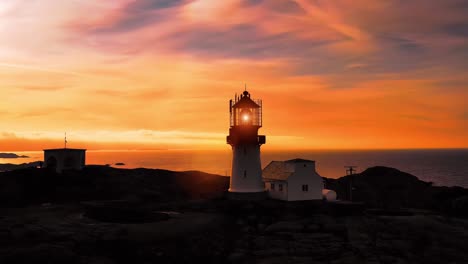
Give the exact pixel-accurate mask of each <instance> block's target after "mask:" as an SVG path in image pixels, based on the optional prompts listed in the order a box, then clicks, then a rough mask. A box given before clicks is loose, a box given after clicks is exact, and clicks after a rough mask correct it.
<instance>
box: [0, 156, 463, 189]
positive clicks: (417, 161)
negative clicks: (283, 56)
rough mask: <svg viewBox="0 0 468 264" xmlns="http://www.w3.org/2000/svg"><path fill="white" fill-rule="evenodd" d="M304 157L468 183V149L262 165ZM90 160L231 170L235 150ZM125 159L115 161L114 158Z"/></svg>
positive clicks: (335, 171)
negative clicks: (397, 170) (301, 160)
mask: <svg viewBox="0 0 468 264" xmlns="http://www.w3.org/2000/svg"><path fill="white" fill-rule="evenodd" d="M16 153H17V154H19V155H27V156H29V157H30V158H21V159H0V163H23V162H30V161H35V160H42V159H43V154H42V152H40V151H37V152H16ZM293 158H303V159H311V160H315V161H316V163H317V165H316V166H317V171H318V172H319V174H320V175H322V176H325V177H329V178H338V177H341V176H343V175H345V174H346V173H345V168H344V166H347V165H355V166H358V167H357V170H358V172H359V171H363V170H365V169H366V168H368V167H371V166H378V165H381V166H389V167H394V168H397V169H399V170H401V171H405V172H408V173H411V174H413V175H415V176H417V177H418V178H419V179H421V180H424V181H431V182H433V183H434V184H435V185H441V186H442V185H443V186H463V187H467V188H468V149H456V150H455V149H452V150H449V149H447V150H365V151H362V150H360V151H351V150H346V151H343V150H330V151H325V150H321V151H262V167H265V166H266V165H268V163H269V162H271V161H272V160H287V159H293ZM86 162H87V164H110V165H112V166H114V167H120V168H138V167H146V168H161V169H168V170H177V171H184V170H201V171H205V172H209V173H215V174H220V175H230V170H231V151H230V150H229V149H226V150H216V151H194V150H156V151H154V150H152V151H92V150H91V151H87V153H86ZM117 162H122V163H125V165H124V166H116V165H115V163H117Z"/></svg>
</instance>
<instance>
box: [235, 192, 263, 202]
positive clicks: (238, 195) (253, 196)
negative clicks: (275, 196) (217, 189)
mask: <svg viewBox="0 0 468 264" xmlns="http://www.w3.org/2000/svg"><path fill="white" fill-rule="evenodd" d="M226 197H227V198H228V199H229V200H243V201H259V200H265V199H267V198H268V193H267V192H266V191H263V192H226Z"/></svg>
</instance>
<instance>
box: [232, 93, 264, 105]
mask: <svg viewBox="0 0 468 264" xmlns="http://www.w3.org/2000/svg"><path fill="white" fill-rule="evenodd" d="M232 107H233V108H260V106H259V105H258V104H257V103H255V102H254V101H253V100H252V99H250V94H249V92H247V91H244V92H243V96H241V98H240V99H239V101H237V102H236V103H235V104H234V105H233V106H232Z"/></svg>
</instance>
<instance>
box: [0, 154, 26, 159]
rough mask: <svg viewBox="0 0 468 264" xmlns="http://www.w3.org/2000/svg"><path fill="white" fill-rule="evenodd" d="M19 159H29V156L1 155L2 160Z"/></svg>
mask: <svg viewBox="0 0 468 264" xmlns="http://www.w3.org/2000/svg"><path fill="white" fill-rule="evenodd" d="M18 158H29V156H26V155H17V154H15V153H0V159H18Z"/></svg>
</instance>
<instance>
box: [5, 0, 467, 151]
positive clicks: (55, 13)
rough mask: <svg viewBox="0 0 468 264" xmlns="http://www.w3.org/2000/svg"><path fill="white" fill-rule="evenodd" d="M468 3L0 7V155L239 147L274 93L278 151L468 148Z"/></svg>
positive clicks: (270, 137)
mask: <svg viewBox="0 0 468 264" xmlns="http://www.w3.org/2000/svg"><path fill="white" fill-rule="evenodd" d="M466 17H468V5H467V4H466V1H461V0H447V1H439V0H413V1H373V0H358V1H356V0H354V1H351V0H338V1H324V0H317V1H305V0H301V1H299V0H298V1H292V0H269V1H266V0H265V1H262V0H250V1H249V0H243V1H242V0H225V1H217V0H212V1H207V0H196V1H183V0H174V1H156V0H138V1H129V0H115V1H78V0H76V1H54V0H41V1H22V0H2V1H1V2H0V32H1V34H0V93H1V97H0V152H1V151H19V150H40V149H43V148H50V147H61V146H62V141H63V133H64V132H65V131H67V135H68V139H69V146H70V147H85V148H88V149H154V148H187V149H193V148H196V149H211V148H217V149H221V148H228V146H227V145H226V143H225V136H226V135H227V133H228V125H229V118H228V103H229V99H231V98H232V97H233V96H234V94H235V93H236V92H237V93H239V92H242V90H243V86H244V83H247V87H248V90H249V91H250V92H251V94H252V97H254V98H261V99H263V107H264V111H263V112H264V127H263V128H262V129H261V130H260V132H261V133H262V134H266V135H267V144H266V145H265V146H264V148H268V149H286V148H287V149H317V148H318V149H330V148H333V149H341V148H346V149H350V148H359V149H362V148H378V149H383V148H461V147H465V148H466V147H468V137H467V132H466V131H467V129H468V126H467V123H468V107H467V103H466V101H467V98H468V78H467V77H466V73H467V72H468V22H467V20H466Z"/></svg>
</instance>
